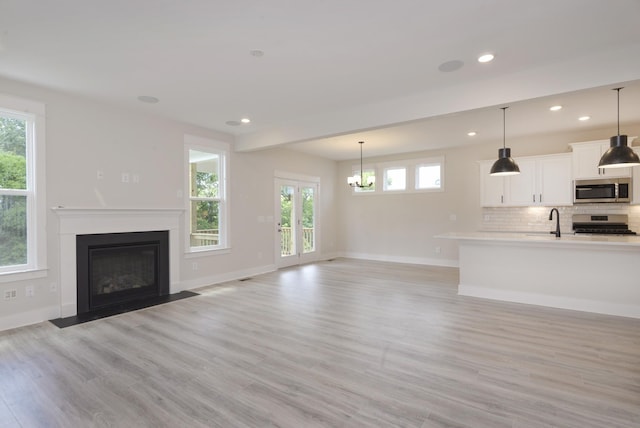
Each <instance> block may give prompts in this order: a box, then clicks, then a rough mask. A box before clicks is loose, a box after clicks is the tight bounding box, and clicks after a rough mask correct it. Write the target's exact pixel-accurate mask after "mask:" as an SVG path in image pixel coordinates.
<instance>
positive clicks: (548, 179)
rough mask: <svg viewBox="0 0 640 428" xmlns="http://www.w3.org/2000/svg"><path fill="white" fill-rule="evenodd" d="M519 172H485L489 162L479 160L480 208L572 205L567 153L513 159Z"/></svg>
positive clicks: (568, 154) (568, 156) (569, 159)
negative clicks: (492, 173) (516, 173)
mask: <svg viewBox="0 0 640 428" xmlns="http://www.w3.org/2000/svg"><path fill="white" fill-rule="evenodd" d="M515 161H516V162H517V163H518V167H519V168H520V174H518V175H512V176H507V177H492V176H490V175H489V171H490V170H491V165H492V164H493V161H483V162H481V163H480V204H481V206H483V207H499V206H502V207H519V206H520V207H521V206H536V205H541V206H549V205H554V206H558V205H572V204H573V194H572V182H571V154H570V153H566V154H557V155H548V156H530V157H522V158H515Z"/></svg>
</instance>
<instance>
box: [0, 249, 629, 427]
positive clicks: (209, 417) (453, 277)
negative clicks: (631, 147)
mask: <svg viewBox="0 0 640 428" xmlns="http://www.w3.org/2000/svg"><path fill="white" fill-rule="evenodd" d="M457 280H458V278H457V270H456V269H451V268H437V267H426V266H413V265H401V264H391V263H380V262H366V261H356V260H347V259H337V260H334V261H330V262H322V263H318V264H311V265H306V266H300V267H294V268H289V269H284V270H281V271H278V272H274V273H270V274H266V275H261V276H258V277H255V278H252V279H250V280H247V281H234V282H229V283H225V284H221V285H217V286H212V287H207V288H203V289H201V290H199V291H200V292H201V293H202V295H201V296H198V297H193V298H189V299H185V300H180V301H177V302H173V303H169V304H165V305H162V306H157V307H153V308H149V309H145V310H141V311H137V312H132V313H128V314H123V315H119V316H117V317H113V318H108V319H103V320H98V321H94V322H90V323H87V324H82V325H77V326H74V327H70V328H66V329H62V330H59V329H58V328H57V327H55V326H53V325H51V324H50V323H42V324H38V325H35V326H30V327H26V328H21V329H16V330H12V331H8V332H4V333H0V427H3V428H4V427H94V426H96V427H109V426H114V427H134V426H135V427H146V426H148V427H276V426H278V427H296V428H298V427H474V428H476V427H491V428H494V427H531V428H539V427H576V428H577V427H579V428H585V427H597V428H605V427H606V428H609V427H640V320H635V319H628V318H619V317H612V316H602V315H595V314H588V313H581V312H572V311H565V310H555V309H549V308H541V307H534V306H527V305H518V304H511V303H500V302H491V301H486V300H480V299H474V298H469V297H460V296H457V295H456V284H457Z"/></svg>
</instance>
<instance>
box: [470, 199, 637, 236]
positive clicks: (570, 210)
mask: <svg viewBox="0 0 640 428" xmlns="http://www.w3.org/2000/svg"><path fill="white" fill-rule="evenodd" d="M551 208H552V207H509V208H483V209H482V226H481V229H482V230H485V231H501V232H548V231H552V230H555V227H556V217H555V214H554V215H553V221H549V212H550V211H551ZM558 211H559V212H560V230H561V231H562V232H566V233H570V232H572V228H571V226H572V224H571V217H572V216H573V214H627V215H628V216H629V229H631V230H633V231H634V232H637V233H638V234H639V235H640V205H624V204H585V205H574V206H571V207H558Z"/></svg>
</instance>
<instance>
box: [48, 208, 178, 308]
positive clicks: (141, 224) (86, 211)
mask: <svg viewBox="0 0 640 428" xmlns="http://www.w3.org/2000/svg"><path fill="white" fill-rule="evenodd" d="M53 211H54V212H55V213H56V214H57V216H58V234H59V244H60V251H59V253H58V254H59V257H60V259H59V266H60V268H59V269H60V272H59V285H60V289H59V290H60V315H59V316H60V317H71V316H74V315H77V314H78V299H77V267H76V261H77V260H76V259H77V257H76V244H77V236H78V235H91V234H118V233H130V232H141V231H160V230H164V231H168V234H169V263H168V266H169V293H170V294H172V295H173V294H175V293H179V292H181V291H183V290H184V288H182V287H181V284H180V259H181V253H180V242H181V241H180V225H181V224H182V223H181V220H182V216H183V212H184V210H180V209H162V208H160V209H144V208H143V209H121V208H69V207H55V208H53Z"/></svg>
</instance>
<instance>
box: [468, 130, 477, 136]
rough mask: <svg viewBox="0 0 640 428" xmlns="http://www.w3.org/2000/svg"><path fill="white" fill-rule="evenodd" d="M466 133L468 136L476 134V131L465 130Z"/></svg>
mask: <svg viewBox="0 0 640 428" xmlns="http://www.w3.org/2000/svg"><path fill="white" fill-rule="evenodd" d="M467 135H468V136H469V137H475V136H476V135H477V134H476V131H469V132H467Z"/></svg>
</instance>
